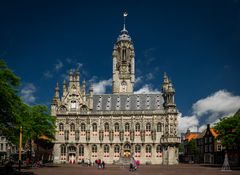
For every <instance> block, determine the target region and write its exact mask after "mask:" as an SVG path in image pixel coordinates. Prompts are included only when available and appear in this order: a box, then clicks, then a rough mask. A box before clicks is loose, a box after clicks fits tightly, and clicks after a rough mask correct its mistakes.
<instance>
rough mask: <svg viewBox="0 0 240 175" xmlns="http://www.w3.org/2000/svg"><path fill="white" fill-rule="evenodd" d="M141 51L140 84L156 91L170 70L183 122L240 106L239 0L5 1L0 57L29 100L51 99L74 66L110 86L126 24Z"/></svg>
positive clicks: (100, 86)
mask: <svg viewBox="0 0 240 175" xmlns="http://www.w3.org/2000/svg"><path fill="white" fill-rule="evenodd" d="M125 10H127V12H128V14H129V15H128V17H127V22H126V25H127V30H128V31H129V34H130V36H131V37H132V40H133V43H134V47H135V53H136V57H135V59H136V78H137V79H138V82H137V83H136V85H135V91H138V90H145V91H149V92H152V91H159V90H160V87H161V83H162V77H163V73H164V72H167V74H168V75H169V77H170V78H171V79H172V81H173V84H174V87H175V89H176V97H175V99H176V103H177V106H178V109H179V111H180V114H181V115H180V125H181V126H182V127H183V126H184V127H183V128H182V129H186V128H194V126H196V125H198V126H199V127H203V126H204V124H206V123H213V122H214V121H216V120H217V119H218V118H220V117H222V116H224V115H229V114H231V113H233V112H235V111H236V110H237V109H238V108H239V107H240V81H239V75H240V70H239V66H240V2H239V0H194V1H190V0H189V1H178V0H166V1H152V0H148V1H145V0H143V1H129V0H128V1H124V0H122V1H110V0H109V1H63V0H62V1H54V0H53V1H34V2H33V1H4V0H2V1H0V22H1V27H0V57H1V58H3V59H4V60H5V61H6V62H7V64H8V65H9V67H10V68H11V69H13V70H14V72H15V73H16V74H17V75H18V76H20V77H21V79H22V86H21V90H20V95H21V96H22V97H23V98H24V100H25V101H26V102H28V103H29V104H39V103H40V104H47V105H49V104H50V102H51V99H52V97H53V94H54V87H55V84H56V82H57V81H58V82H59V83H61V82H62V81H63V78H64V77H66V74H67V71H68V70H69V69H71V68H73V69H77V68H80V71H81V80H83V79H86V80H87V81H88V80H91V81H93V83H95V88H96V92H104V91H105V92H106V93H110V92H111V86H110V84H111V83H110V82H111V80H110V79H111V77H112V57H111V55H112V49H113V45H114V43H115V42H116V39H117V37H118V35H119V34H120V31H121V29H122V27H123V17H122V14H123V12H124V11H125Z"/></svg>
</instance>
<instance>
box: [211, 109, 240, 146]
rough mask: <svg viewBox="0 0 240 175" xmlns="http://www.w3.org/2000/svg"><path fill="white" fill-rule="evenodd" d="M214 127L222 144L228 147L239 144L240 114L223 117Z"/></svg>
mask: <svg viewBox="0 0 240 175" xmlns="http://www.w3.org/2000/svg"><path fill="white" fill-rule="evenodd" d="M214 128H215V129H216V130H217V132H218V136H217V139H220V140H221V142H222V145H224V146H226V147H229V146H233V145H239V144H240V114H239V113H236V114H235V115H234V116H231V117H225V118H223V119H221V120H220V122H218V123H216V125H215V126H214Z"/></svg>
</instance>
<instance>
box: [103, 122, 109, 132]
mask: <svg viewBox="0 0 240 175" xmlns="http://www.w3.org/2000/svg"><path fill="white" fill-rule="evenodd" d="M104 131H105V132H109V124H108V123H105V124H104Z"/></svg>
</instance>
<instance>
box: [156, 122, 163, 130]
mask: <svg viewBox="0 0 240 175" xmlns="http://www.w3.org/2000/svg"><path fill="white" fill-rule="evenodd" d="M157 132H162V124H161V123H160V122H159V123H158V124H157Z"/></svg>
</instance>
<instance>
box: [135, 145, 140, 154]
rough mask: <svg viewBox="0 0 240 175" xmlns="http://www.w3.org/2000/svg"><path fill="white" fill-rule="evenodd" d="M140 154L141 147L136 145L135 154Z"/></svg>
mask: <svg viewBox="0 0 240 175" xmlns="http://www.w3.org/2000/svg"><path fill="white" fill-rule="evenodd" d="M140 152H141V146H140V145H136V146H135V153H140Z"/></svg>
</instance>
